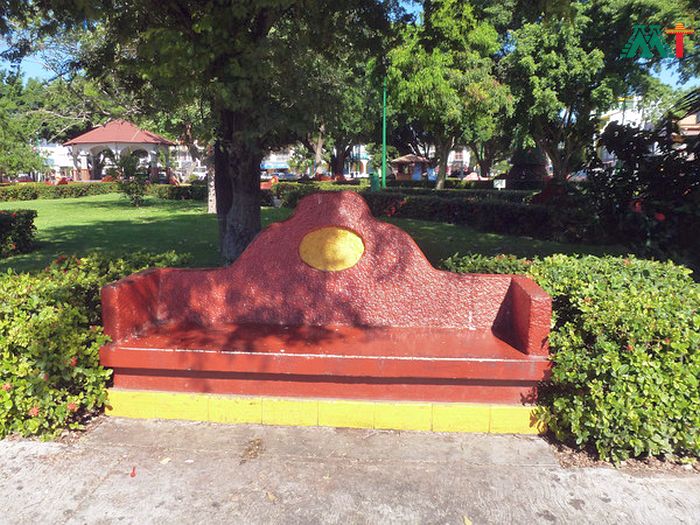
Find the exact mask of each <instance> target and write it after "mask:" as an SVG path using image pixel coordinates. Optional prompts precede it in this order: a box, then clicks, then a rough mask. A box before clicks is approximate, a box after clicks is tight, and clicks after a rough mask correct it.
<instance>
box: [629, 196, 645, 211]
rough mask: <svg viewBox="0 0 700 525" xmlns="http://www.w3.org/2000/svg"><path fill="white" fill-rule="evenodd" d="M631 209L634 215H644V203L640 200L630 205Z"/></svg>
mask: <svg viewBox="0 0 700 525" xmlns="http://www.w3.org/2000/svg"><path fill="white" fill-rule="evenodd" d="M630 207H631V208H632V211H633V212H634V213H642V201H641V200H639V199H635V200H633V201H632V203H631V204H630Z"/></svg>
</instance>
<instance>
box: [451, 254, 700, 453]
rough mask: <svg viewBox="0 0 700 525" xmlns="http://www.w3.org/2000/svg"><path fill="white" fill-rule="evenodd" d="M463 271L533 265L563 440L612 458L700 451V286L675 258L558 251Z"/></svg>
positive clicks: (458, 264)
mask: <svg viewBox="0 0 700 525" xmlns="http://www.w3.org/2000/svg"><path fill="white" fill-rule="evenodd" d="M445 265H446V267H447V268H448V269H450V270H453V271H459V272H496V273H527V274H529V275H530V276H531V277H532V278H533V279H535V281H537V283H538V284H540V286H542V287H543V288H544V289H545V290H546V291H547V292H548V293H549V294H550V295H551V296H552V300H553V306H554V324H553V327H552V333H551V336H550V347H551V351H552V360H553V362H554V367H553V373H552V379H551V381H550V383H549V384H548V385H547V386H546V387H544V388H543V389H542V390H541V392H540V393H541V403H542V404H543V405H544V406H545V407H546V412H545V413H544V416H543V418H544V420H545V421H546V423H547V425H548V426H549V428H550V430H552V431H553V432H554V433H555V435H556V436H557V438H559V439H560V440H563V441H567V442H571V443H575V444H576V445H578V446H580V447H584V446H587V445H591V446H593V447H595V449H596V450H597V452H598V454H599V455H600V456H601V457H602V458H603V459H607V460H613V461H622V460H624V459H626V458H628V457H630V456H644V455H664V454H674V455H677V456H684V455H690V456H698V455H700V410H698V407H699V406H700V390H698V384H699V382H700V325H699V324H698V323H697V322H696V318H697V317H698V315H699V312H700V285H699V284H698V283H696V282H694V281H693V280H692V279H691V278H690V275H689V273H690V271H689V270H688V269H687V268H684V267H682V266H677V265H675V264H673V263H670V262H668V263H660V262H656V261H648V260H643V259H636V258H634V257H629V258H624V259H623V258H615V257H605V258H598V257H592V256H588V257H571V256H565V255H554V256H551V257H547V258H544V259H537V260H534V261H532V263H531V264H528V263H527V261H524V260H522V259H517V258H514V257H496V258H485V257H481V256H465V257H459V256H454V257H452V258H450V259H448V260H447V261H445Z"/></svg>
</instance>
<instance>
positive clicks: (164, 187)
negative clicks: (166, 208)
mask: <svg viewBox="0 0 700 525" xmlns="http://www.w3.org/2000/svg"><path fill="white" fill-rule="evenodd" d="M146 193H148V195H153V196H154V197H157V198H159V199H167V200H174V201H184V200H195V201H205V200H207V187H206V186H203V185H200V184H194V185H182V186H173V185H172V184H149V185H148V188H147V190H146Z"/></svg>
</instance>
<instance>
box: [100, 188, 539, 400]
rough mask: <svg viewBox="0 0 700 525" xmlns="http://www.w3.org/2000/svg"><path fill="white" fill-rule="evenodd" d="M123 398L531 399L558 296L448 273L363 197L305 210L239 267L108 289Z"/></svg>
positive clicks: (519, 280) (155, 276) (312, 203)
mask: <svg viewBox="0 0 700 525" xmlns="http://www.w3.org/2000/svg"><path fill="white" fill-rule="evenodd" d="M102 302H103V318H104V324H105V331H106V333H107V334H108V335H109V336H110V337H111V338H112V343H111V344H109V345H106V346H105V347H104V348H102V350H101V361H102V364H104V365H105V366H108V367H111V368H113V369H114V385H115V387H118V388H127V389H141V390H143V389H146V390H165V391H186V392H208V393H236V394H250V395H278V396H302V397H333V398H356V399H389V400H426V401H476V402H500V403H529V402H532V401H533V400H534V399H535V395H536V386H537V383H538V382H539V381H541V380H543V379H545V378H546V376H547V374H548V371H549V361H548V359H547V354H548V351H547V336H548V333H549V323H550V317H551V300H550V298H549V296H548V295H547V294H546V293H544V292H543V291H542V290H541V289H540V288H539V287H538V286H537V285H536V284H535V283H534V282H533V281H531V280H530V279H528V278H526V277H523V276H508V275H473V274H465V275H459V274H453V273H450V272H443V271H438V270H435V269H434V268H433V267H432V266H431V265H430V263H429V262H428V261H427V260H426V259H425V257H424V255H423V254H422V252H421V251H420V249H419V248H418V247H417V246H416V244H415V243H414V242H413V240H412V239H411V238H410V237H409V236H408V235H407V234H406V233H404V232H403V231H402V230H400V229H398V228H396V227H394V226H392V225H389V224H386V223H383V222H379V221H376V220H375V219H374V218H373V217H372V216H371V214H370V212H369V210H368V208H367V206H366V205H365V203H364V200H363V199H362V198H361V197H359V196H358V195H356V194H354V193H351V192H333V193H319V194H314V195H311V196H308V197H306V198H305V199H303V200H302V201H301V202H300V203H299V206H298V208H297V210H296V212H295V213H294V215H293V216H292V217H291V218H290V219H288V220H287V221H285V222H283V223H277V224H273V225H272V226H270V227H269V228H267V229H266V230H264V231H263V232H262V233H261V234H260V235H259V236H258V237H257V238H256V239H255V241H254V242H253V243H252V244H251V245H250V247H249V248H248V249H247V250H246V251H245V253H244V254H243V255H242V256H241V257H240V258H239V260H238V261H236V263H234V264H233V265H231V266H229V267H226V268H218V269H203V270H190V269H171V268H167V269H156V270H147V271H144V272H141V273H138V274H135V275H132V276H130V277H127V278H126V279H123V280H121V281H118V282H116V283H114V284H111V285H109V286H106V287H105V288H104V289H103V291H102Z"/></svg>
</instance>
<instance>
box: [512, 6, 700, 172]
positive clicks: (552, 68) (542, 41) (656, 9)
mask: <svg viewBox="0 0 700 525" xmlns="http://www.w3.org/2000/svg"><path fill="white" fill-rule="evenodd" d="M563 4H564V7H565V9H561V10H558V11H556V10H555V11H553V12H549V13H543V12H535V11H532V10H524V11H523V13H524V14H525V15H527V16H529V17H530V18H529V19H527V18H524V16H525V15H523V16H516V15H515V14H514V15H513V18H512V20H511V28H512V31H511V32H510V33H509V34H508V40H507V42H506V46H505V49H504V52H505V53H506V56H505V58H504V59H503V61H502V62H503V65H504V67H505V68H506V72H507V76H508V82H509V84H510V85H511V86H512V89H513V92H514V94H515V95H516V97H517V100H518V106H517V111H516V114H517V115H518V116H519V117H520V118H521V125H522V126H523V127H524V128H525V129H526V130H527V131H528V132H529V133H530V135H531V136H532V138H533V139H534V141H535V142H536V143H537V145H539V146H540V147H541V148H542V149H543V150H544V151H545V152H546V153H547V156H548V157H549V158H550V160H551V162H552V165H553V171H554V176H555V177H558V178H565V177H567V176H568V175H569V174H570V173H571V172H572V171H575V170H576V169H578V168H579V167H581V166H582V165H583V162H584V160H585V152H586V148H588V147H589V146H590V144H591V142H592V140H593V136H594V134H595V132H596V130H597V129H598V127H599V126H598V122H597V117H596V115H598V114H600V113H601V112H603V111H605V110H607V109H609V108H610V107H611V106H612V105H614V104H616V103H617V99H618V98H619V97H622V96H625V95H631V94H634V93H638V92H640V91H643V88H644V86H645V80H646V79H648V77H649V74H650V73H651V72H652V71H653V70H654V69H655V68H658V67H659V66H660V65H661V64H662V63H663V64H666V65H671V64H672V63H673V60H675V58H666V59H664V58H662V57H661V56H657V57H654V58H652V59H644V60H640V59H632V58H626V57H624V56H621V51H622V49H623V47H624V45H625V42H626V41H627V39H628V38H629V37H630V35H631V34H632V28H633V25H634V24H659V25H661V26H664V25H667V24H670V23H671V22H672V21H676V20H688V18H689V17H692V13H691V11H690V8H689V4H688V3H686V2H675V1H670V0H636V1H634V2H624V3H620V2H617V1H616V0H596V1H594V2H589V1H583V0H581V1H573V2H564V3H563ZM689 64H690V63H689ZM688 67H690V66H688ZM646 85H651V84H649V83H648V82H647V83H646Z"/></svg>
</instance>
